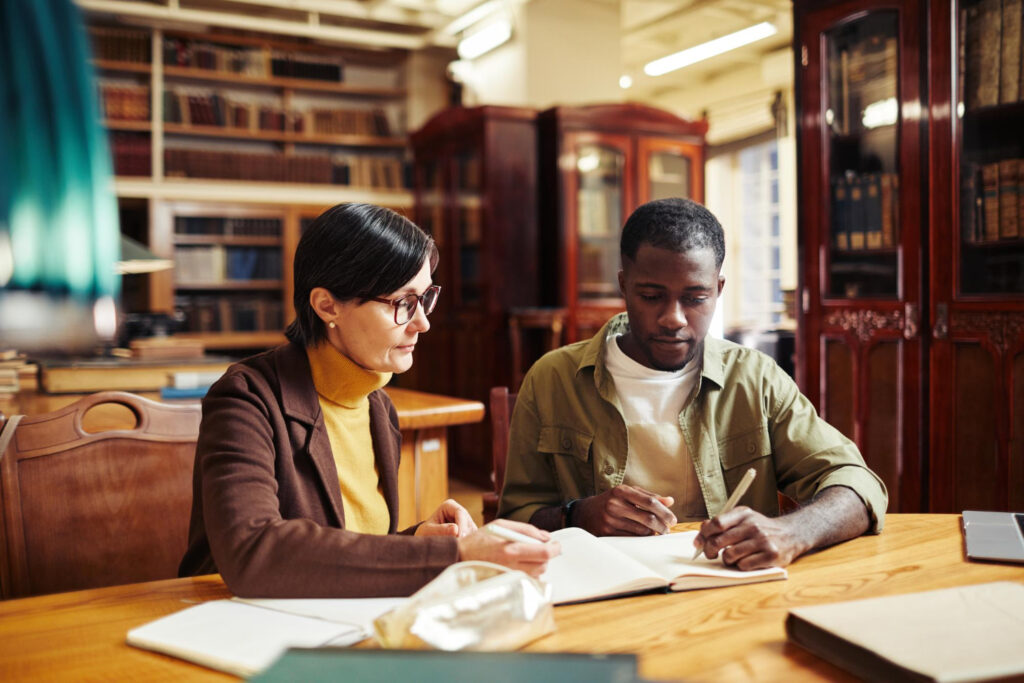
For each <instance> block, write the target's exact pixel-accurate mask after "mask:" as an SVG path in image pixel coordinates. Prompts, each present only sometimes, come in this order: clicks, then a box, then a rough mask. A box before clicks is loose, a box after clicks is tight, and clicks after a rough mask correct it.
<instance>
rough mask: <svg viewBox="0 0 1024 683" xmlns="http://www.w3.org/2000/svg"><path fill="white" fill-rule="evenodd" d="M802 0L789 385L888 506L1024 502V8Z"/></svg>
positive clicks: (982, 0)
mask: <svg viewBox="0 0 1024 683" xmlns="http://www.w3.org/2000/svg"><path fill="white" fill-rule="evenodd" d="M794 8H795V10H794V11H795V17H794V22H795V23H794V27H795V31H796V37H797V46H796V47H797V50H796V58H797V63H796V71H797V88H798V107H799V112H798V117H797V119H798V122H799V124H798V136H799V141H800V146H799V148H800V157H799V186H800V195H799V197H800V199H799V212H800V239H801V242H802V247H803V248H802V257H801V270H800V279H801V282H800V291H801V303H802V305H801V307H800V318H801V325H800V330H801V332H800V335H799V338H798V353H797V357H798V373H797V374H798V378H799V381H800V383H801V386H802V388H803V390H804V392H805V393H806V394H807V395H808V396H809V397H810V398H811V400H812V401H813V402H814V403H815V404H816V406H817V407H818V409H819V410H820V411H821V412H822V414H823V415H824V417H825V418H826V419H828V420H829V421H830V422H831V423H832V424H834V425H835V426H836V427H838V428H839V429H840V430H841V431H842V432H844V433H845V434H846V435H847V436H849V437H850V438H851V439H853V440H854V441H855V442H856V443H857V444H858V446H859V447H860V450H861V452H862V453H863V454H864V456H865V459H866V460H867V462H868V464H869V465H871V466H872V468H873V469H874V470H875V471H876V472H877V473H878V474H879V475H880V476H881V477H882V479H883V480H884V481H885V483H886V486H887V488H888V490H889V501H890V503H889V509H890V510H892V511H901V512H912V511H925V510H927V511H935V512H954V511H959V510H963V509H965V508H970V507H980V508H982V509H1013V508H1022V507H1024V441H1022V439H1024V433H1022V430H1024V247H1022V239H1021V234H1022V233H1021V230H1020V218H1021V206H1020V198H1021V197H1022V196H1024V194H1022V193H1021V192H1020V177H1021V173H1020V161H1019V160H1020V159H1022V158H1024V132H1022V131H1024V103H1022V102H1021V97H1020V95H1021V87H1020V86H1021V82H1022V81H1021V63H1022V60H1021V24H1022V21H1021V19H1022V7H1021V2H1020V0H965V1H963V2H958V1H956V0H952V1H949V2H932V3H924V2H920V1H919V0H898V1H896V2H892V1H888V2H882V1H877V2H870V1H859V2H849V1H848V2H809V1H808V2H804V1H798V2H796V3H795V5H794Z"/></svg>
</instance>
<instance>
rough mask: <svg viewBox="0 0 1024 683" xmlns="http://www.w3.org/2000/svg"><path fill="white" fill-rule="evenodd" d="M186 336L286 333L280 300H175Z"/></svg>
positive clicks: (207, 297)
mask: <svg viewBox="0 0 1024 683" xmlns="http://www.w3.org/2000/svg"><path fill="white" fill-rule="evenodd" d="M174 307H175V309H176V310H178V311H180V312H181V313H182V314H183V318H184V320H185V323H184V326H185V328H184V331H186V332H275V331H281V330H283V329H284V306H283V304H282V302H281V299H280V298H279V297H272V296H266V295H264V296H259V295H253V294H222V295H219V296H212V295H183V296H176V297H175V298H174Z"/></svg>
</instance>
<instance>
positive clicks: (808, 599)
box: [0, 515, 1024, 681]
mask: <svg viewBox="0 0 1024 683" xmlns="http://www.w3.org/2000/svg"><path fill="white" fill-rule="evenodd" d="M692 527H693V525H681V527H680V528H692ZM789 571H790V575H789V579H788V580H786V581H773V582H769V583H757V584H749V585H744V586H733V587H729V588H714V589H709V590H702V591H692V592H684V593H670V594H658V595H642V596H636V597H632V598H621V599H618V600H606V601H602V602H594V603H587V604H583V605H567V606H564V607H557V608H556V609H555V622H556V624H557V628H558V630H557V631H556V632H555V633H553V634H551V635H549V636H546V637H544V638H542V639H540V640H538V641H536V642H534V643H532V644H530V645H528V646H527V647H526V648H524V649H525V650H527V651H530V652H607V653H636V654H637V655H639V658H640V673H641V675H643V676H645V677H647V678H652V679H658V680H675V679H686V680H693V681H736V680H744V681H745V680H766V681H769V680H770V681H778V680H786V681H822V680H831V681H835V680H853V679H852V678H851V677H850V676H848V675H846V674H845V673H844V672H843V671H841V670H839V669H837V668H835V667H833V666H832V665H830V664H828V663H826V662H824V661H822V660H820V659H818V658H817V657H815V656H814V655H811V654H809V653H807V652H805V651H804V650H801V649H800V648H798V647H796V646H794V645H790V644H788V643H787V642H786V636H785V630H784V626H783V622H784V619H785V616H786V612H787V610H788V609H790V608H792V607H798V606H804V605H814V604H819V603H825V602H837V601H840V600H854V599H859V598H869V597H876V596H882V595H893V594H897V593H912V592H916V591H924V590H931V589H936V588H947V587H950V586H958V585H967V584H975V583H985V582H988V581H1005V580H1009V581H1018V582H1021V583H1024V567H1019V566H1013V565H999V564H981V563H975V562H967V561H966V560H965V559H964V554H963V542H962V539H961V533H960V518H959V515H890V516H889V519H888V522H887V528H886V530H885V532H884V533H882V534H881V535H880V536H867V537H863V538H858V539H854V540H852V541H849V542H848V543H843V544H841V545H838V546H836V547H834V548H829V549H827V550H824V551H822V552H819V553H816V554H813V555H808V556H806V557H803V558H800V559H799V560H798V561H797V562H796V563H795V564H793V565H792V566H791V567H790V570H789ZM226 597H229V593H228V591H227V589H226V588H225V586H224V584H223V582H222V581H221V580H220V577H219V576H216V575H212V576H204V577H199V578H194V579H172V580H169V581H154V582H152V583H143V584H134V585H130V586H115V587H111V588H101V589H95V590H87V591H79V592H76V593H65V594H61V595H51V596H42V597H38V598H24V599H21V600H11V601H8V602H0V680H4V681H14V680H26V681H30V680H31V681H35V680H52V679H59V680H80V679H99V678H102V679H114V680H168V681H171V680H173V681H180V680H186V681H206V680H210V681H212V680H227V679H232V678H233V677H231V676H228V675H226V674H221V673H218V672H216V671H212V670H210V669H205V668H203V667H199V666H196V665H193V664H189V663H188V662H184V661H181V660H177V659H174V658H172V657H166V656H164V655H158V654H154V653H151V652H145V651H142V650H137V649H135V648H132V647H129V646H128V645H126V644H125V642H124V641H125V634H126V633H127V632H128V631H129V630H130V629H132V628H135V627H136V626H140V625H141V624H144V623H146V622H148V621H151V620H153V619H156V618H158V617H161V616H163V615H166V614H170V613H172V612H175V611H178V610H180V609H184V608H185V607H187V606H189V605H190V604H194V603H197V602H203V601H206V600H216V599H219V598H226Z"/></svg>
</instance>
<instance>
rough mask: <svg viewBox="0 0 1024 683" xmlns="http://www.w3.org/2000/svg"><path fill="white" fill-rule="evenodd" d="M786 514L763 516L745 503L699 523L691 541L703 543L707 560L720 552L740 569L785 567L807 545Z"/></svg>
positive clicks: (801, 552)
mask: <svg viewBox="0 0 1024 683" xmlns="http://www.w3.org/2000/svg"><path fill="white" fill-rule="evenodd" d="M788 520H789V518H787V517H765V516H764V515H762V514H761V513H760V512H755V511H754V510H751V509H750V508H748V507H747V506H746V505H741V506H739V507H737V508H734V509H733V510H732V511H730V512H727V513H725V514H724V515H719V516H718V517H715V518H714V519H709V520H708V521H706V522H704V523H703V524H701V525H700V533H699V534H698V535H697V538H696V539H695V541H694V545H700V544H702V543H703V545H704V556H705V557H707V558H708V559H710V560H713V559H715V558H716V557H718V553H719V552H721V553H722V562H724V563H725V564H731V565H735V566H736V567H738V568H739V569H743V570H745V571H749V570H751V569H763V568H765V567H785V566H786V565H788V564H790V563H791V562H792V561H793V560H795V559H796V558H797V557H799V556H800V555H802V554H803V553H805V552H807V550H809V549H810V547H809V546H808V545H807V541H806V539H804V538H802V535H801V534H799V533H795V532H794V529H793V528H792V526H793V525H792V524H791V523H790V522H789V521H788Z"/></svg>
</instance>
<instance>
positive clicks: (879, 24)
mask: <svg viewBox="0 0 1024 683" xmlns="http://www.w3.org/2000/svg"><path fill="white" fill-rule="evenodd" d="M898 29H899V22H898V14H897V12H895V11H878V12H872V13H870V14H867V15H866V16H864V17H862V18H860V19H857V20H854V21H850V22H846V23H843V24H841V25H839V26H838V27H836V28H833V29H832V30H830V31H828V32H826V34H825V40H826V49H825V57H826V60H827V63H826V65H825V69H824V70H825V74H824V75H825V79H826V83H827V88H826V94H825V114H824V121H823V122H822V123H823V127H824V130H825V136H826V140H825V153H826V159H827V163H828V177H829V184H830V195H831V197H830V198H831V201H830V203H829V204H830V206H829V209H830V211H829V213H830V215H829V221H828V226H829V244H828V260H827V282H826V285H825V287H826V291H825V296H826V297H827V298H833V299H858V298H873V299H879V298H881V299H896V298H899V296H900V281H901V274H900V259H899V244H900V237H901V235H900V218H899V217H900V208H899V196H900V187H899V176H898V172H899V153H898V144H899V137H898V134H897V131H898V124H899V119H900V109H899V96H898V93H899V81H898V57H899V55H898V48H897V44H898Z"/></svg>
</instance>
